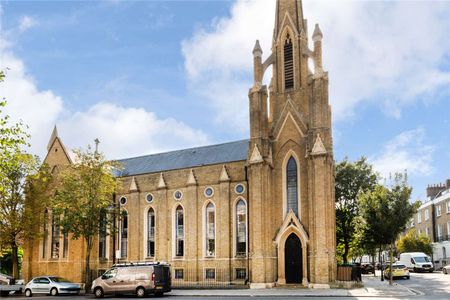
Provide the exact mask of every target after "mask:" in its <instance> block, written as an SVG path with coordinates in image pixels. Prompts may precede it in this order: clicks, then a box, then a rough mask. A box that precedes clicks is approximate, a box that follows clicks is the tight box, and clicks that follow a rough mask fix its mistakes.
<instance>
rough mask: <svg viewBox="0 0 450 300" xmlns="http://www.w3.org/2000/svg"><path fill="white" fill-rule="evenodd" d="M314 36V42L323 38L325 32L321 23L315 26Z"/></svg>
mask: <svg viewBox="0 0 450 300" xmlns="http://www.w3.org/2000/svg"><path fill="white" fill-rule="evenodd" d="M312 38H313V41H314V42H320V41H321V40H322V38H323V34H322V31H320V28H319V24H316V26H315V27H314V32H313V35H312Z"/></svg>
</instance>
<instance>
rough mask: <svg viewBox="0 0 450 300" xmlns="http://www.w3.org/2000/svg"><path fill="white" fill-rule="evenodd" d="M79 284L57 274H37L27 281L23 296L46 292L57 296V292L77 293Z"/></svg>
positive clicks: (79, 288)
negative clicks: (37, 275)
mask: <svg viewBox="0 0 450 300" xmlns="http://www.w3.org/2000/svg"><path fill="white" fill-rule="evenodd" d="M80 290H81V286H80V285H79V284H78V283H73V282H71V281H69V280H67V279H64V278H62V277H58V276H39V277H35V278H33V279H31V280H30V282H28V283H27V285H26V286H25V288H24V292H25V296H27V297H31V296H32V295H33V294H46V295H52V296H57V295H59V294H72V295H78V294H79V293H80Z"/></svg>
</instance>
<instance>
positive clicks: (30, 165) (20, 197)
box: [0, 72, 51, 278]
mask: <svg viewBox="0 0 450 300" xmlns="http://www.w3.org/2000/svg"><path fill="white" fill-rule="evenodd" d="M3 79H4V73H3V72H0V82H1V81H3ZM6 104H7V103H6V101H5V100H2V101H0V136H1V139H0V250H4V249H10V251H11V262H12V275H13V277H15V278H18V277H19V258H18V250H19V246H20V244H21V243H22V242H23V241H24V240H25V239H29V238H33V237H34V236H35V235H37V231H33V230H30V228H33V227H34V224H39V223H40V218H41V217H42V214H41V210H42V209H43V208H44V207H45V206H46V202H47V199H48V198H47V197H46V195H45V192H43V190H42V189H37V188H35V187H34V184H35V183H39V184H40V185H42V186H43V187H45V186H47V185H49V184H50V182H51V177H50V176H49V174H48V172H47V168H46V167H45V166H42V165H41V163H40V162H39V159H38V157H36V156H33V155H31V154H28V153H26V151H25V149H26V148H27V147H29V143H28V139H29V137H30V136H29V135H28V134H27V133H26V129H25V128H26V126H24V125H23V123H21V122H18V123H14V124H11V123H10V117H9V116H8V115H7V114H5V113H4V108H5V107H6ZM27 195H28V196H32V197H33V198H34V199H35V200H36V201H37V204H36V205H32V206H28V205H27V201H28V200H27V199H28V197H27Z"/></svg>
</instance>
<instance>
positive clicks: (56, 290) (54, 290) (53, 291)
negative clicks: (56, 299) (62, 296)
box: [50, 288, 58, 296]
mask: <svg viewBox="0 0 450 300" xmlns="http://www.w3.org/2000/svg"><path fill="white" fill-rule="evenodd" d="M50 295H51V296H58V289H57V288H52V289H51V290H50Z"/></svg>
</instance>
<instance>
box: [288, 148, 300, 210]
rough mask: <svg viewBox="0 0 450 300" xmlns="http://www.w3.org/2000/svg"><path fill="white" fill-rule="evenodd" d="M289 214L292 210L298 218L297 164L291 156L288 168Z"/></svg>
mask: <svg viewBox="0 0 450 300" xmlns="http://www.w3.org/2000/svg"><path fill="white" fill-rule="evenodd" d="M286 196H287V197H286V198H287V212H289V211H290V210H291V209H292V211H293V212H294V213H295V214H296V215H297V216H298V189H297V162H296V161H295V159H294V157H293V156H291V157H290V158H289V160H288V163H287V167H286Z"/></svg>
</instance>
